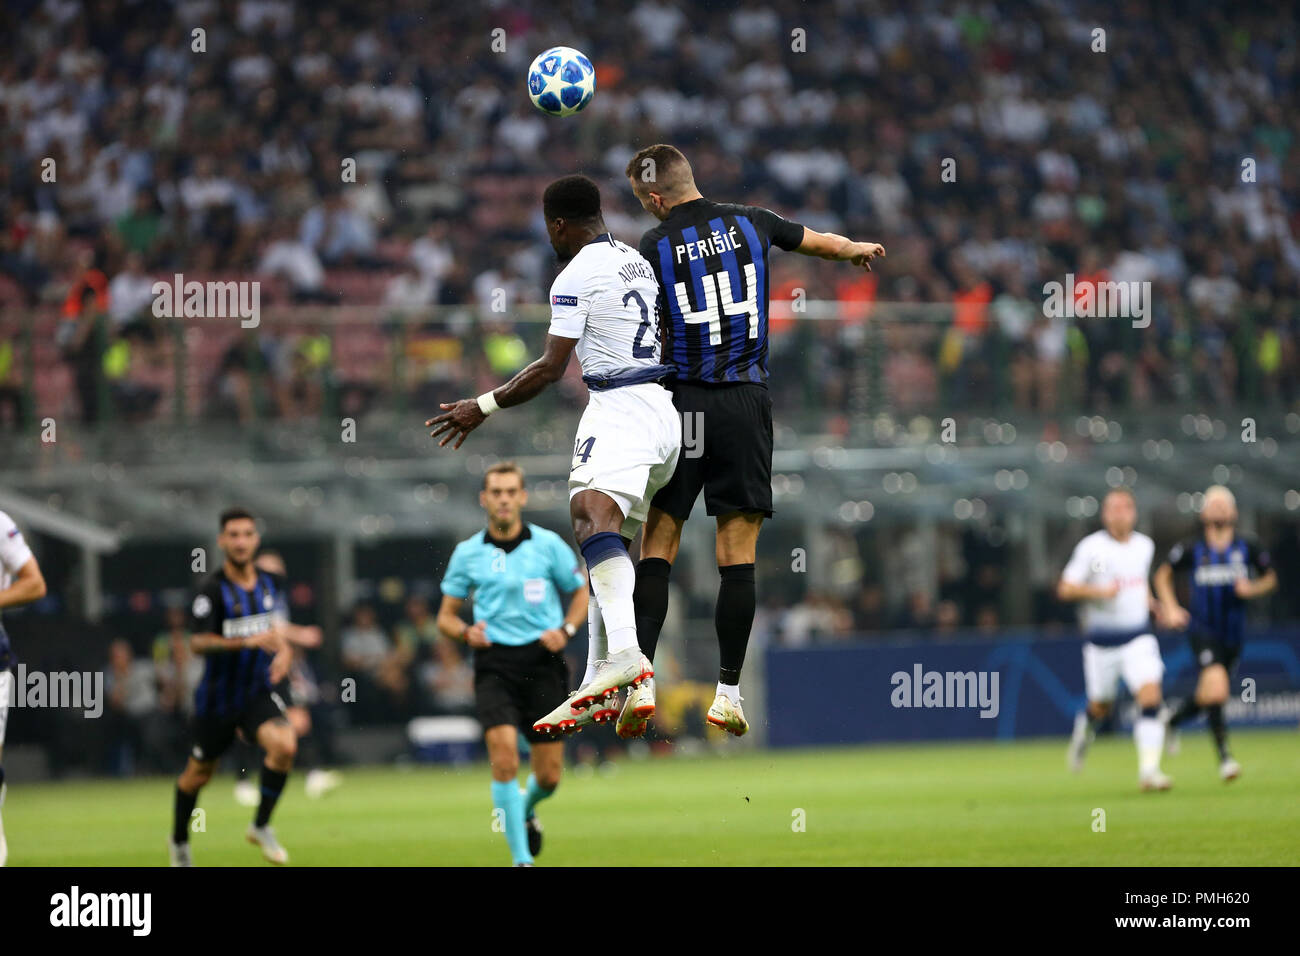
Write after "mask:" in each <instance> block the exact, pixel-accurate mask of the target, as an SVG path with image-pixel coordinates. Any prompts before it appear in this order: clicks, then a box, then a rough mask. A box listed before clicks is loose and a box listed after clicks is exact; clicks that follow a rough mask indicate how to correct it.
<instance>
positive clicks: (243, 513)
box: [217, 505, 257, 531]
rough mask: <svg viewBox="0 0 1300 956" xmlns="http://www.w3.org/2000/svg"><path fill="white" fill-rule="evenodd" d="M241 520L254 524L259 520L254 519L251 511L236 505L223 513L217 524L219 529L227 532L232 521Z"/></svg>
mask: <svg viewBox="0 0 1300 956" xmlns="http://www.w3.org/2000/svg"><path fill="white" fill-rule="evenodd" d="M241 518H247V519H248V520H249V521H252V522H256V521H257V519H256V518H254V517H253V513H252V512H251V511H249V510H248V509H247V508H241V507H239V506H238V505H236V506H235V507H233V508H227V509H226V510H225V511H223V512H221V518H220V519H219V520H218V522H217V527H218V528H220V529H221V530H222V531H225V530H226V525H228V524H229V523H230V522H232V521H238V520H240V519H241Z"/></svg>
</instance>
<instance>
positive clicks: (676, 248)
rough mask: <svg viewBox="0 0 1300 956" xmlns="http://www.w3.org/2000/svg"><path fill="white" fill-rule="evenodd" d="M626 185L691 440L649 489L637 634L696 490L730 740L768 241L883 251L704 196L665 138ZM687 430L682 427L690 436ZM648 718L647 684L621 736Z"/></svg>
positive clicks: (735, 715)
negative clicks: (641, 214)
mask: <svg viewBox="0 0 1300 956" xmlns="http://www.w3.org/2000/svg"><path fill="white" fill-rule="evenodd" d="M625 172H626V175H627V177H628V179H629V180H630V181H631V183H632V192H633V193H635V194H636V198H637V199H638V201H640V203H641V205H642V207H643V208H644V209H645V210H646V212H648V213H650V214H651V215H652V216H654V217H655V218H656V219H658V220H660V221H661V223H662V225H659V226H656V227H655V228H653V229H651V230H649V231H648V232H646V234H645V235H644V236H642V237H641V243H640V246H639V248H640V251H641V255H643V256H645V258H646V259H647V260H649V262H650V264H651V266H652V267H653V269H654V270H655V275H656V278H657V279H658V283H659V315H660V318H661V321H662V322H663V323H664V334H665V347H664V356H665V358H664V361H666V362H669V363H671V364H672V365H673V367H674V368H675V369H676V372H677V375H676V379H675V381H674V384H673V386H672V389H673V404H674V405H675V406H676V408H677V409H678V411H680V412H681V415H682V420H683V434H684V436H685V439H686V440H687V441H688V442H691V443H692V445H693V446H694V445H695V444H696V443H700V444H702V447H700V448H698V449H696V448H695V447H692V448H691V449H689V450H688V453H687V454H686V455H683V456H682V458H681V460H680V462H679V463H678V465H677V470H676V472H675V473H674V474H673V477H672V479H671V480H670V481H669V482H668V484H667V485H665V486H664V487H663V488H662V489H660V490H659V492H658V493H657V494H656V495H655V496H654V500H653V503H652V505H651V508H650V513H649V517H648V518H647V520H646V526H645V534H644V535H643V536H642V541H641V560H640V562H639V563H638V564H637V568H636V595H635V597H636V615H637V635H638V638H639V640H640V642H641V650H642V652H643V653H644V654H645V655H646V657H648V658H650V660H651V662H652V663H653V661H654V654H655V649H656V647H657V645H658V642H659V632H660V630H661V629H662V628H663V623H664V617H665V615H666V614H667V611H668V575H669V572H670V571H671V569H672V563H673V561H674V560H675V559H676V558H677V551H678V548H679V547H680V546H681V539H682V525H683V524H684V523H685V521H686V519H687V518H688V517H689V516H690V513H691V509H692V508H693V507H694V506H695V499H696V498H698V497H699V495H700V491H701V489H703V491H704V504H705V508H706V510H707V512H708V513H709V514H710V515H712V516H714V517H715V518H716V519H717V523H718V530H717V545H716V553H717V560H718V574H719V575H720V577H721V580H720V582H719V584H718V600H717V605H716V610H715V615H714V623H715V627H716V628H717V633H718V657H719V671H718V689H717V694H716V696H715V698H714V701H713V705H712V706H711V707H710V708H709V712H708V717H707V719H708V721H709V723H711V724H714V725H715V726H718V727H721V728H723V729H724V730H726V731H728V732H729V733H732V734H735V735H736V736H738V737H739V736H741V735H742V734H744V733H745V732H746V731H747V730H749V724H748V722H747V721H746V720H745V713H744V711H743V710H742V708H741V706H740V701H741V697H740V671H741V668H742V667H743V666H744V663H745V650H746V648H747V647H748V645H749V634H750V630H751V629H752V628H753V625H754V611H755V607H756V603H757V599H756V595H755V588H754V561H755V554H756V549H757V547H758V531H759V528H760V527H761V526H762V524H763V519H764V518H770V517H771V516H772V399H771V396H770V395H769V394H768V390H767V350H768V349H767V346H768V338H767V320H768V266H767V256H768V250H769V249H770V248H771V247H772V246H774V245H775V246H777V247H778V248H780V249H787V250H793V251H795V252H801V253H803V254H804V255H808V256H817V257H818V258H821V259H832V260H839V261H844V262H851V263H853V264H854V265H857V266H862V267H864V268H866V269H870V268H871V265H870V263H871V260H872V259H873V258H874V257H876V256H883V255H884V254H885V249H884V247H883V246H881V245H878V244H877V243H874V242H853V241H851V240H849V239H846V238H845V237H843V236H837V235H835V234H834V233H819V232H814V231H813V230H811V229H807V228H805V227H804V226H801V225H799V224H798V223H794V222H790V221H788V220H785V219H782V218H781V217H780V216H778V215H777V214H776V213H774V212H771V211H770V210H767V209H762V208H759V207H757V206H738V205H733V204H730V203H715V202H711V201H709V200H707V199H705V198H704V197H703V196H702V195H701V194H700V191H699V189H698V188H697V187H696V185H695V175H694V173H693V172H692V170H691V164H690V163H689V162H687V160H686V157H685V156H683V155H682V154H681V152H680V151H678V150H677V149H676V148H675V147H673V146H668V145H665V144H662V143H661V144H658V145H655V146H647V147H646V148H645V149H642V150H641V151H640V152H638V153H637V154H636V155H635V156H633V157H632V159H631V160H630V161H629V162H628V164H627V169H626V171H625ZM687 429H691V432H690V433H687V431H686V430H687ZM653 714H654V684H653V681H650V682H647V683H645V684H643V685H642V686H641V687H640V688H636V689H633V690H632V691H629V692H628V697H627V703H626V704H625V705H624V707H623V712H622V713H621V714H620V715H619V721H618V733H619V736H620V737H639V736H641V735H642V734H644V733H645V728H646V721H647V719H648V718H649V716H651V715H653Z"/></svg>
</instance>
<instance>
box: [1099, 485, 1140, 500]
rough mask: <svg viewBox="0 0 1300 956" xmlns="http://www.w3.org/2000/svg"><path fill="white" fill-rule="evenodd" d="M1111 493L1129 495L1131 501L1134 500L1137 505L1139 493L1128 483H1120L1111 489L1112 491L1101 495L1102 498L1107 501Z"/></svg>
mask: <svg viewBox="0 0 1300 956" xmlns="http://www.w3.org/2000/svg"><path fill="white" fill-rule="evenodd" d="M1111 495H1127V496H1128V499H1129V500H1130V501H1131V502H1133V504H1135V505H1136V504H1137V501H1138V497H1137V495H1135V494H1134V493H1133V489H1132V488H1130V487H1129V486H1128V485H1119V486H1118V487H1115V488H1112V489H1110V491H1108V492H1106V493H1105V494H1104V495H1102V496H1101V500H1102V501H1105V500H1106V499H1107V498H1109V497H1110V496H1111Z"/></svg>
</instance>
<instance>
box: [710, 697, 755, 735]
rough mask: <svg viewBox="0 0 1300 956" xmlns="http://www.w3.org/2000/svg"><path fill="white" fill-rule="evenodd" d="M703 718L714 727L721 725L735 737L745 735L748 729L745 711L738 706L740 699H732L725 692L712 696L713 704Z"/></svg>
mask: <svg viewBox="0 0 1300 956" xmlns="http://www.w3.org/2000/svg"><path fill="white" fill-rule="evenodd" d="M743 699H744V698H741V700H743ZM704 719H705V720H707V721H708V722H709V723H711V724H712V725H713V726H714V727H721V728H722V729H723V730H725V731H726V732H727V733H729V734H735V735H736V736H737V737H743V736H745V732H746V731H748V730H749V721H747V720H745V712H744V711H743V710H742V709H741V707H740V700H732V699H731V698H730V697H728V696H727V695H726V694H719V695H718V696H717V697H715V698H713V706H712V707H710V708H709V712H708V714H706V715H705V717H704Z"/></svg>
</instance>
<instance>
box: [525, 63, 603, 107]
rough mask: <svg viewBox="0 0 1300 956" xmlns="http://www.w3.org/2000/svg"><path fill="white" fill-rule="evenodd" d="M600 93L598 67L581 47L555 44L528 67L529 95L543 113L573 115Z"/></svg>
mask: <svg viewBox="0 0 1300 956" xmlns="http://www.w3.org/2000/svg"><path fill="white" fill-rule="evenodd" d="M595 95H596V68H595V67H594V66H592V65H591V61H590V60H589V59H587V57H586V56H585V55H584V54H582V53H580V52H579V51H577V50H575V49H573V47H568V46H553V47H551V48H550V49H549V50H545V51H543V52H541V53H539V54H537V59H535V60H533V65H532V66H530V67H529V68H528V97H529V99H531V100H532V101H533V105H534V106H536V107H537V108H538V109H539V110H541V111H542V112H543V113H549V114H550V115H551V116H572V115H573V114H574V113H576V112H578V111H579V110H581V109H583V108H585V107H586V105H587V104H588V103H590V102H591V98H592V97H593V96H595Z"/></svg>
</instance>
